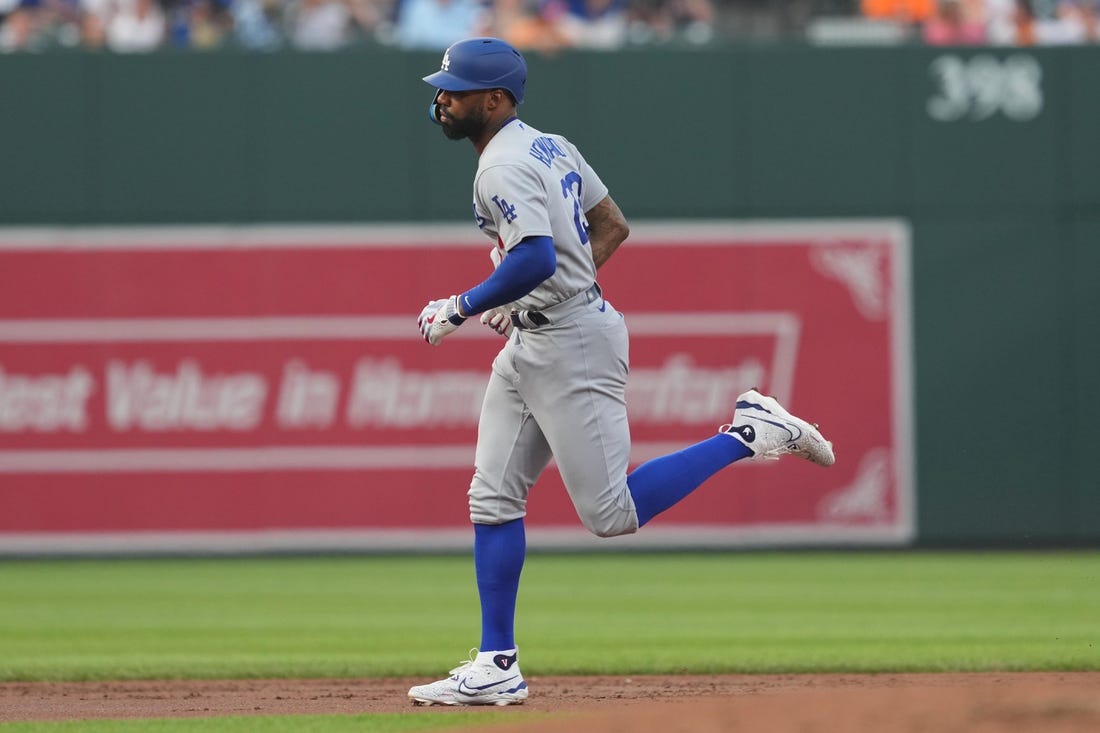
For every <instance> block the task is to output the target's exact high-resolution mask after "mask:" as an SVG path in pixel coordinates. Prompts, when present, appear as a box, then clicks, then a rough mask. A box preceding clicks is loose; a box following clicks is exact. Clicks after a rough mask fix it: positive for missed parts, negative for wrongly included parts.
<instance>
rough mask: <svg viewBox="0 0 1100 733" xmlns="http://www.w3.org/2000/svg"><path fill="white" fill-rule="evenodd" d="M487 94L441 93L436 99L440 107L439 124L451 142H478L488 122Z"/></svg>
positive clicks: (475, 92)
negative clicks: (467, 140)
mask: <svg viewBox="0 0 1100 733" xmlns="http://www.w3.org/2000/svg"><path fill="white" fill-rule="evenodd" d="M486 94H487V92H485V91H474V92H448V91H440V92H439V96H437V97H436V98H435V101H436V104H438V105H439V124H440V125H441V126H442V127H443V134H444V135H446V136H447V138H448V139H450V140H462V139H463V138H467V137H468V138H470V139H472V140H476V139H477V138H478V137H479V136H480V135H481V133H482V131H483V130H484V129H485V125H486V123H487V122H488V119H489V118H488V112H487V111H486V109H485V105H484V103H483V102H484V100H485V95H486Z"/></svg>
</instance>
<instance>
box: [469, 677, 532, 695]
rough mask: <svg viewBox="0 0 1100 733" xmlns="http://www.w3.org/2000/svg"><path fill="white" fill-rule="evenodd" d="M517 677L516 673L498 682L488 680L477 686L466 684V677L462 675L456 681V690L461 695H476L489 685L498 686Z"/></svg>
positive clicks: (489, 686)
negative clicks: (486, 682)
mask: <svg viewBox="0 0 1100 733" xmlns="http://www.w3.org/2000/svg"><path fill="white" fill-rule="evenodd" d="M517 677H519V675H518V674H516V675H512V676H511V677H509V678H508V679H506V680H500V681H499V682H490V683H489V684H487V685H480V686H478V687H474V686H473V685H468V684H466V678H465V677H463V678H462V679H461V680H459V681H458V691H459V692H461V693H462V694H463V695H477V694H478V693H481V692H485V691H486V690H488V689H489V688H491V687H499V686H500V685H503V684H505V683H507V682H511V681H512V680H514V679H516V678H517ZM517 689H518V688H517ZM467 690H469V692H467Z"/></svg>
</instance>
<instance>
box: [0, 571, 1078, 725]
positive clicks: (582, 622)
mask: <svg viewBox="0 0 1100 733" xmlns="http://www.w3.org/2000/svg"><path fill="white" fill-rule="evenodd" d="M478 630H479V623H478V615H477V595H476V591H475V588H474V583H473V568H472V563H471V561H470V560H469V559H468V558H466V557H383V556H363V557H337V558H320V557H318V558H311V557H307V558H263V559H216V558H213V559H189V560H182V559H162V560H115V561H108V560H73V561H57V560H42V561H7V562H0V680H4V681H22V680H105V679H139V678H140V679H149V678H233V677H236V678H245V677H364V676H405V675H417V676H426V677H429V678H434V677H437V676H439V675H442V674H443V673H445V672H446V671H447V669H449V668H450V666H451V665H452V664H453V663H454V662H456V661H457V660H459V659H461V658H463V657H464V656H465V653H466V650H467V649H468V648H469V647H471V646H474V645H476V644H477V641H478V639H477V636H478ZM519 642H520V644H521V646H522V647H523V650H524V655H523V663H524V670H525V671H526V672H527V674H529V675H530V674H547V675H548V674H572V673H576V674H581V673H611V674H625V673H632V674H643V673H668V672H672V673H677V672H685V673H686V672H691V673H710V672H811V671H812V672H828V671H845V672H853V671H866V672H875V671H882V672H885V671H891V672H898V671H959V670H973V671H977V670H1100V553H1091V552H1090V553H1084V552H1081V553H1036V554H1024V553H714V554H672V555H665V554H626V555H617V554H606V555H603V554H598V555H533V556H532V557H530V558H529V560H528V563H527V567H526V568H525V570H524V577H523V587H522V591H521V597H520V606H519ZM446 718H447V720H446V721H444V720H441V719H439V718H435V717H433V716H427V718H426V722H424V719H425V716H416V719H410V718H402V717H400V716H399V717H397V718H395V719H394V721H385V720H382V719H377V720H374V721H373V722H372V723H371V725H372V726H374V725H383V726H384V727H382V728H368V727H365V726H366V725H367V724H366V723H364V722H363V721H362V720H361V719H356V720H357V721H358V722H349V719H348V718H347V717H346V716H345V717H343V718H341V717H339V716H332V720H329V721H328V723H324V722H319V723H317V724H318V725H320V726H321V727H319V728H316V730H320V731H326V733H327V732H328V731H338V730H344V728H342V727H340V726H342V725H354V726H355V729H356V730H386V731H389V730H413V729H421V728H413V727H404V728H402V727H400V726H418V725H435V724H437V723H438V724H446V725H454V724H456V723H458V722H460V718H459V717H455V716H446ZM264 720H265V721H266V722H265V723H264V725H267V726H270V727H268V728H263V730H272V731H277V730H283V729H284V728H282V727H280V725H283V724H282V723H280V719H278V718H267V719H264ZM322 720H325V719H322ZM247 724H248V725H249V726H250V728H249V729H252V730H260V729H261V728H257V727H256V726H257V725H259V724H260V723H259V719H255V718H253V719H249V720H248V723H247ZM305 724H306V721H305V720H303V719H295V721H294V723H293V726H294V729H295V730H306V729H307V728H304V727H302V726H303V725H305ZM330 724H331V726H333V727H326V726H327V725H330ZM97 725H102V724H95V723H80V724H76V725H75V727H74V725H73V724H50V725H47V726H42V725H31V724H10V725H8V726H0V729H3V730H4V731H5V733H9V731H12V732H14V731H47V730H49V731H53V730H59V731H60V730H64V731H80V733H87V731H98V730H105V728H101V727H96V726H97ZM158 725H159V726H162V727H157V728H155V729H154V728H148V729H149V730H164V731H172V732H175V731H183V730H187V731H190V730H196V731H199V730H202V731H213V730H217V731H221V730H236V728H234V727H232V726H234V725H238V724H236V723H234V721H232V720H230V719H218V720H215V721H201V720H200V721H166V722H164V723H160V724H158ZM188 726H196V727H188ZM206 726H230V727H206ZM386 726H388V727H386ZM393 726H398V727H393ZM112 729H118V730H127V729H126V728H112ZM349 729H350V728H349ZM309 730H313V728H309Z"/></svg>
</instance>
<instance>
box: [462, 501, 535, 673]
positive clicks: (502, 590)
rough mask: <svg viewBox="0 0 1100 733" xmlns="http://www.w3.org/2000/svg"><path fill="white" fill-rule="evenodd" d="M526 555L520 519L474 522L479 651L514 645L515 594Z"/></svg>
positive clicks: (503, 648)
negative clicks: (479, 608) (500, 521)
mask: <svg viewBox="0 0 1100 733" xmlns="http://www.w3.org/2000/svg"><path fill="white" fill-rule="evenodd" d="M526 554H527V535H526V533H525V531H524V527H523V520H522V519H514V520H512V521H511V522H505V523H504V524H475V525H474V570H475V571H476V573H477V592H478V595H479V596H480V598H481V646H480V647H479V648H480V649H481V651H497V650H506V649H515V648H516V633H515V622H516V596H517V595H519V576H520V572H521V571H522V570H523V560H524V556H525V555H526Z"/></svg>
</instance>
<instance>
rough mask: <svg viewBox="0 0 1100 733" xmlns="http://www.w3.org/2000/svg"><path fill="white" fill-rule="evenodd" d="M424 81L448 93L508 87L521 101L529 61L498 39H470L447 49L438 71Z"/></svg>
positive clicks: (517, 99) (509, 91)
mask: <svg viewBox="0 0 1100 733" xmlns="http://www.w3.org/2000/svg"><path fill="white" fill-rule="evenodd" d="M424 81H426V82H428V83H429V84H431V85H432V86H433V87H435V88H436V89H443V90H445V91H448V92H471V91H474V90H477V89H506V90H507V91H508V93H509V94H511V95H512V98H513V99H515V100H516V104H519V103H521V102H522V101H523V89H524V87H525V86H526V84H527V62H526V61H524V60H523V55H522V54H521V53H520V52H519V51H517V50H516V49H514V48H512V46H511V45H509V44H507V43H505V42H504V41H502V40H500V39H499V38H468V39H466V40H465V41H459V42H458V43H455V44H453V45H452V46H451V47H450V48H448V49H447V51H446V53H444V54H443V63H442V64H441V65H440V67H439V71H437V72H435V73H434V74H430V75H428V76H425V77H424Z"/></svg>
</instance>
